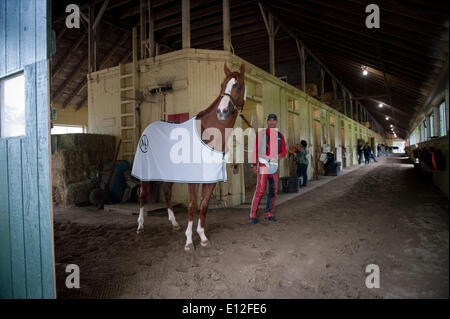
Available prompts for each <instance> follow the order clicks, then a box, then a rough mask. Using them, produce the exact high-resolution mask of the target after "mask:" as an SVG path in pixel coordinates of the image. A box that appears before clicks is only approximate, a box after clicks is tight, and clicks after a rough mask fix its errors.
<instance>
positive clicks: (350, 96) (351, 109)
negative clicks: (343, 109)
mask: <svg viewBox="0 0 450 319" xmlns="http://www.w3.org/2000/svg"><path fill="white" fill-rule="evenodd" d="M347 93H348V96H349V98H350V118H351V119H353V96H352V94H351V93H350V92H348V91H347Z"/></svg>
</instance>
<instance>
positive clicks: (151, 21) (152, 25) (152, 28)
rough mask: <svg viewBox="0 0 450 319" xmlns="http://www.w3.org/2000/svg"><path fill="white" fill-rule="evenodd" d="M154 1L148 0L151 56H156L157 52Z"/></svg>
mask: <svg viewBox="0 0 450 319" xmlns="http://www.w3.org/2000/svg"><path fill="white" fill-rule="evenodd" d="M152 4H153V1H151V0H147V6H148V49H149V55H150V57H154V56H156V55H158V54H157V52H156V44H155V19H154V17H153V8H152Z"/></svg>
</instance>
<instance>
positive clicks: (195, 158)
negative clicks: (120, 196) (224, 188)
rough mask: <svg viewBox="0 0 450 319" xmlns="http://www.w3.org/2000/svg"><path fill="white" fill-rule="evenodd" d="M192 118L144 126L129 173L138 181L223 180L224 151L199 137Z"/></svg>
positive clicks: (212, 181)
mask: <svg viewBox="0 0 450 319" xmlns="http://www.w3.org/2000/svg"><path fill="white" fill-rule="evenodd" d="M195 119H196V117H193V118H191V119H190V120H188V121H186V122H184V123H180V124H174V123H169V122H164V121H158V122H153V123H151V124H150V125H149V126H147V128H146V129H145V130H144V132H143V133H142V135H141V138H140V139H139V144H138V146H137V149H136V154H135V156H134V163H133V169H132V171H131V174H132V175H133V176H134V177H136V178H138V179H139V180H141V181H166V182H177V183H216V182H226V181H227V173H226V166H225V165H226V163H225V157H224V153H223V152H219V151H216V150H214V149H212V148H211V147H209V146H208V145H206V144H205V143H204V142H203V141H202V140H201V138H200V136H199V133H198V129H197V127H196V121H195Z"/></svg>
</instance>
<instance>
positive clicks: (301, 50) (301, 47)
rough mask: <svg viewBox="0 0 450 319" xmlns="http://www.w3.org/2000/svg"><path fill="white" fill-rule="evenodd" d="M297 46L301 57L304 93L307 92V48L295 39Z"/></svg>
mask: <svg viewBox="0 0 450 319" xmlns="http://www.w3.org/2000/svg"><path fill="white" fill-rule="evenodd" d="M295 44H296V46H297V51H298V55H299V57H300V77H301V87H302V91H303V92H306V54H305V46H304V45H303V44H301V43H300V41H299V40H298V39H295Z"/></svg>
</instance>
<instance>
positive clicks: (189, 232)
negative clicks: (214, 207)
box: [185, 221, 193, 250]
mask: <svg viewBox="0 0 450 319" xmlns="http://www.w3.org/2000/svg"><path fill="white" fill-rule="evenodd" d="M192 224H193V221H189V222H188V227H187V228H186V233H185V234H186V246H185V250H189V249H190V246H192V245H193V244H192Z"/></svg>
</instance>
